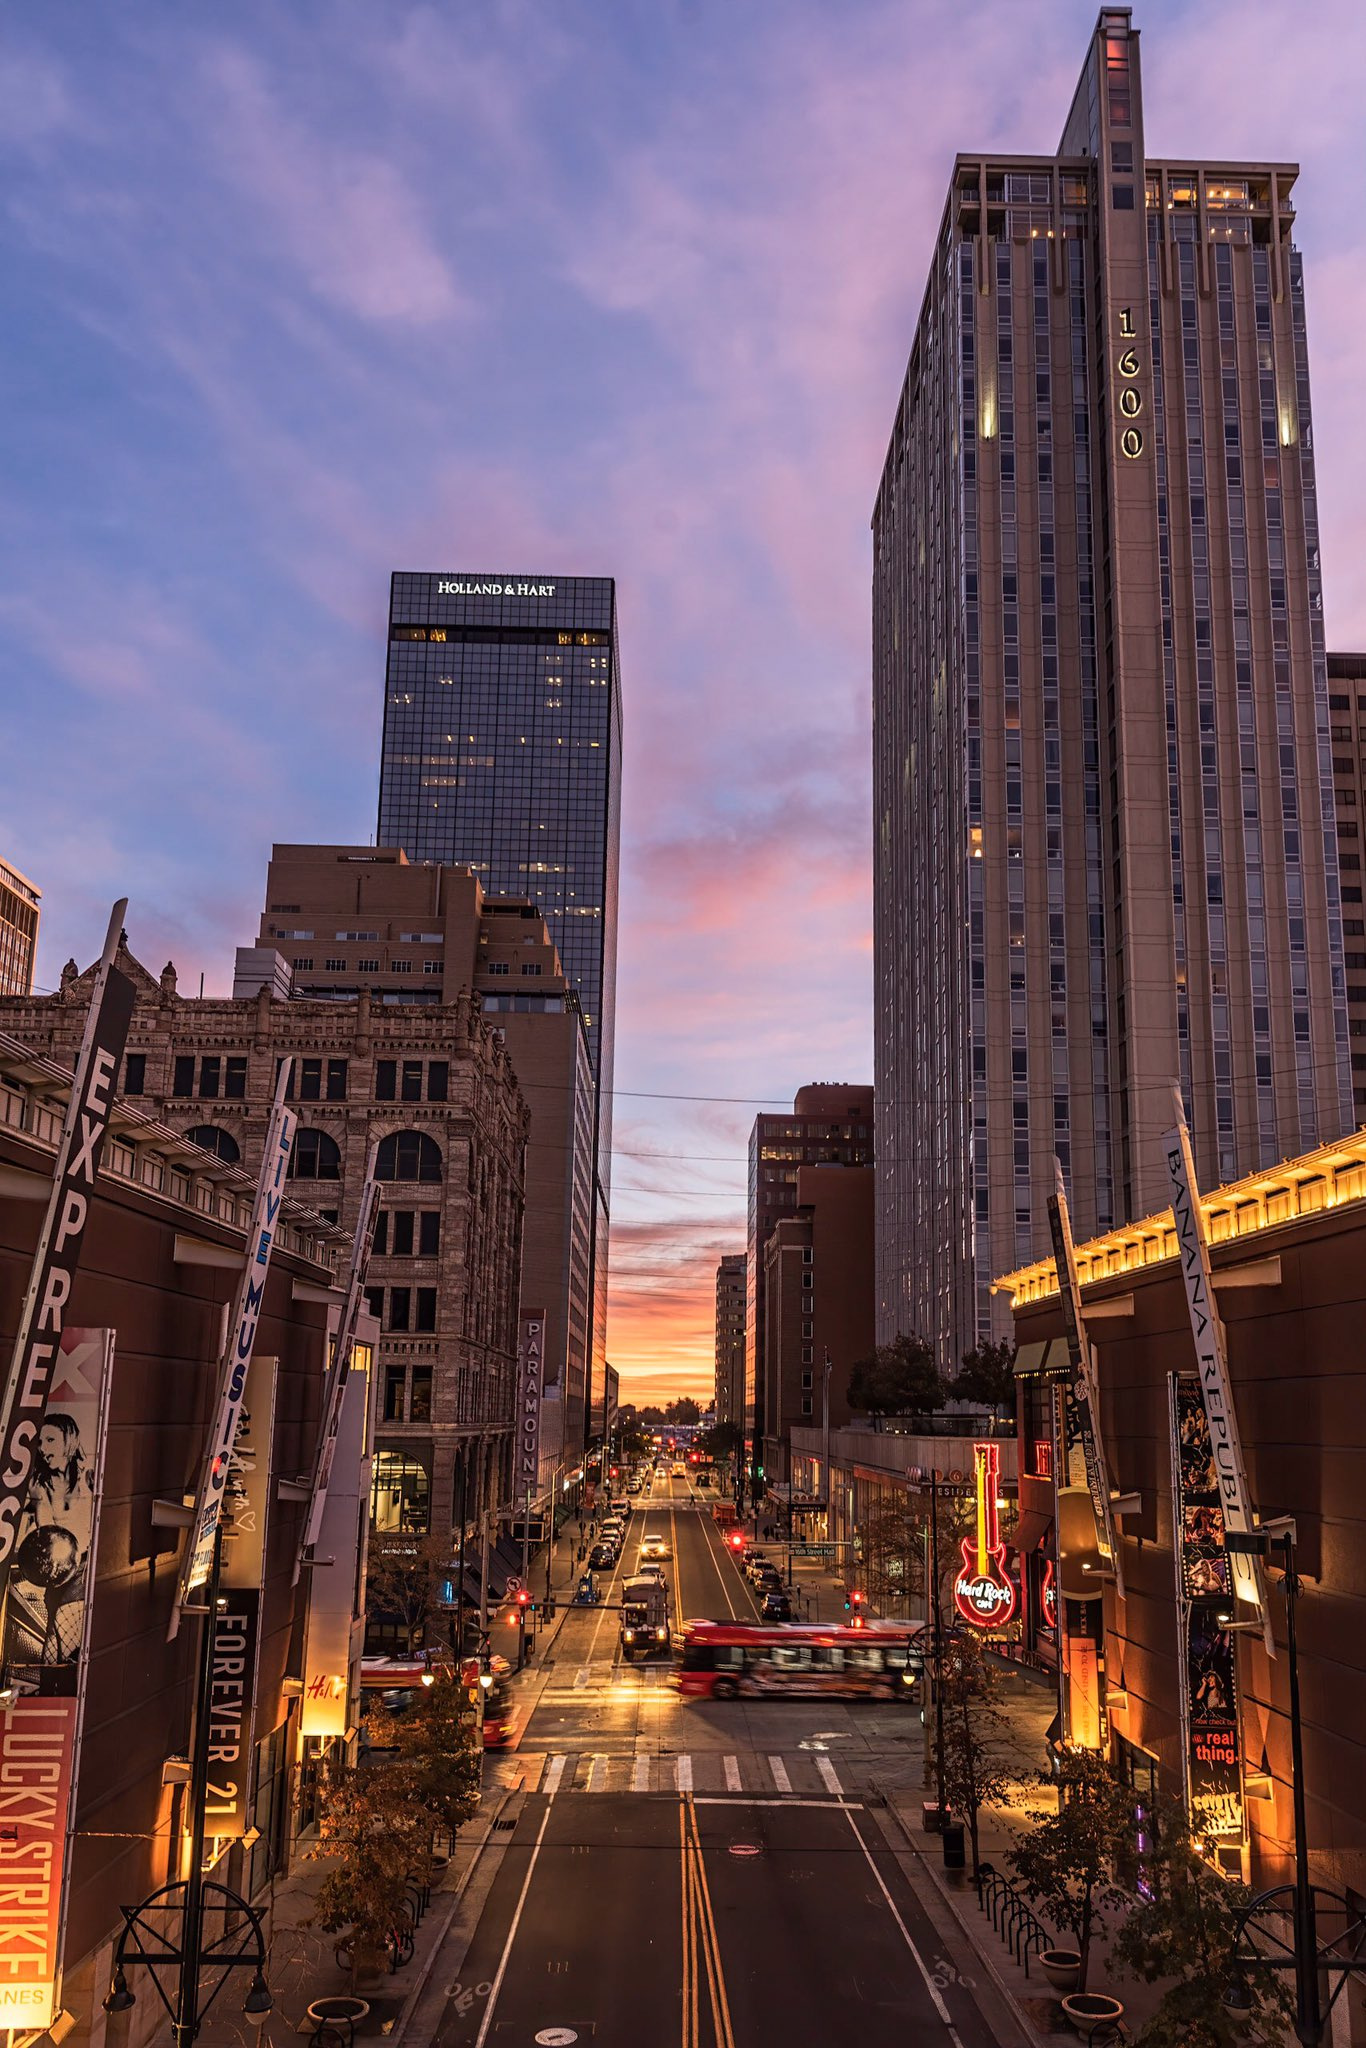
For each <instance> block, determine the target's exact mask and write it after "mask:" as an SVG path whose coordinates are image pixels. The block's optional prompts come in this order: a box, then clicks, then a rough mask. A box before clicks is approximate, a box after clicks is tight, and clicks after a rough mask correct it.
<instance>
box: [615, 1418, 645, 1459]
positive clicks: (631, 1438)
mask: <svg viewBox="0 0 1366 2048" xmlns="http://www.w3.org/2000/svg"><path fill="white" fill-rule="evenodd" d="M649 1448H650V1439H649V1437H648V1436H647V1435H646V1433H645V1431H644V1430H643V1429H642V1428H641V1426H640V1423H639V1422H638V1421H637V1419H636V1417H635V1416H634V1415H633V1416H631V1418H630V1420H629V1421H625V1422H618V1424H617V1450H618V1452H619V1453H620V1455H621V1456H622V1457H623V1458H643V1457H644V1456H645V1453H646V1452H647V1451H648V1450H649Z"/></svg>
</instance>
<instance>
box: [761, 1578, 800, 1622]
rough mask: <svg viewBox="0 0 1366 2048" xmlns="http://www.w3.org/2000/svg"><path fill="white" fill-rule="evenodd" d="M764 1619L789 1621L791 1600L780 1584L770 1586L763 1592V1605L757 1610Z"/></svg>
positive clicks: (790, 1617)
mask: <svg viewBox="0 0 1366 2048" xmlns="http://www.w3.org/2000/svg"><path fill="white" fill-rule="evenodd" d="M759 1612H760V1615H761V1617H762V1619H763V1620H764V1621H791V1619H792V1602H791V1601H790V1600H789V1599H788V1597H787V1594H786V1592H785V1591H784V1589H783V1587H782V1586H771V1587H770V1588H769V1590H768V1591H767V1592H766V1593H765V1594H764V1601H763V1606H762V1607H761V1608H760V1610H759Z"/></svg>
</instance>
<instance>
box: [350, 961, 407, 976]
mask: <svg viewBox="0 0 1366 2048" xmlns="http://www.w3.org/2000/svg"><path fill="white" fill-rule="evenodd" d="M360 964H361V966H362V967H364V965H365V962H364V961H363V960H362V961H361V963H360ZM375 965H376V971H378V965H379V963H378V962H376V963H375ZM412 971H413V963H412V961H411V960H391V961H390V962H389V972H390V973H391V974H411V973H412Z"/></svg>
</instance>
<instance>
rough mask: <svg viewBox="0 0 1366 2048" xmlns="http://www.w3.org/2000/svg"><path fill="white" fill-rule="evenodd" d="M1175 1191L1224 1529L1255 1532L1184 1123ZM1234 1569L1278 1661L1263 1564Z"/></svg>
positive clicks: (1171, 1168) (1176, 1153)
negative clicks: (1263, 1577) (1259, 1618)
mask: <svg viewBox="0 0 1366 2048" xmlns="http://www.w3.org/2000/svg"><path fill="white" fill-rule="evenodd" d="M1162 1149H1163V1153H1164V1155H1165V1157H1166V1161H1167V1177H1168V1180H1169V1181H1170V1184H1171V1195H1172V1221H1173V1223H1174V1224H1175V1226H1176V1242H1177V1248H1178V1251H1179V1254H1180V1259H1181V1277H1182V1280H1183V1281H1184V1282H1185V1288H1186V1307H1187V1310H1188V1311H1189V1314H1190V1325H1191V1336H1192V1337H1193V1338H1194V1340H1195V1360H1196V1365H1197V1366H1198V1368H1199V1373H1200V1394H1201V1398H1202V1399H1203V1401H1204V1404H1205V1415H1206V1417H1207V1419H1208V1422H1209V1438H1210V1449H1211V1452H1212V1454H1213V1458H1214V1470H1215V1474H1216V1476H1217V1481H1218V1487H1219V1506H1220V1508H1221V1510H1222V1512H1223V1518H1224V1526H1225V1528H1227V1529H1234V1530H1238V1531H1242V1530H1250V1529H1253V1528H1255V1527H1256V1521H1255V1517H1254V1515H1253V1509H1252V1490H1251V1488H1250V1486H1249V1485H1248V1479H1247V1467H1246V1464H1245V1463H1244V1460H1243V1445H1242V1439H1241V1438H1240V1436H1239V1434H1238V1417H1237V1413H1236V1411H1235V1409H1234V1406H1233V1386H1232V1382H1231V1381H1230V1379H1229V1370H1228V1359H1227V1356H1226V1355H1225V1351H1224V1331H1223V1325H1222V1324H1221V1323H1220V1321H1219V1312H1218V1310H1217V1308H1216V1307H1215V1303H1214V1286H1213V1282H1212V1279H1211V1276H1210V1263H1209V1247H1208V1245H1207V1244H1206V1242H1205V1219H1204V1214H1203V1212H1202V1210H1201V1208H1200V1195H1199V1190H1198V1189H1197V1187H1196V1184H1195V1162H1194V1160H1193V1159H1192V1157H1191V1142H1190V1133H1189V1132H1188V1131H1187V1129H1186V1123H1185V1118H1184V1117H1182V1118H1181V1119H1180V1120H1179V1122H1178V1123H1177V1125H1176V1128H1175V1130H1171V1131H1168V1133H1167V1135H1166V1137H1165V1138H1164V1139H1163V1141H1162ZM1228 1562H1229V1567H1230V1572H1231V1576H1232V1580H1233V1594H1234V1597H1235V1599H1238V1600H1241V1601H1243V1602H1244V1603H1245V1604H1246V1605H1247V1606H1249V1607H1253V1608H1255V1609H1256V1611H1257V1613H1258V1614H1259V1615H1260V1616H1261V1619H1262V1624H1263V1640H1264V1641H1265V1644H1266V1653H1267V1655H1268V1657H1274V1656H1275V1654H1276V1649H1275V1643H1274V1641H1273V1638H1272V1633H1271V1621H1270V1614H1269V1610H1268V1607H1267V1601H1266V1590H1265V1586H1264V1584H1263V1579H1262V1567H1261V1562H1260V1560H1259V1559H1257V1558H1253V1557H1242V1556H1236V1555H1231V1556H1230V1557H1229V1560H1228Z"/></svg>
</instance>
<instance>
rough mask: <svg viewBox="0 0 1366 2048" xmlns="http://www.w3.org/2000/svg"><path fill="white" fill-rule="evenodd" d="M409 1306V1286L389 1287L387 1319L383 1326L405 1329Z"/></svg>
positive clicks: (410, 1303) (410, 1297)
mask: <svg viewBox="0 0 1366 2048" xmlns="http://www.w3.org/2000/svg"><path fill="white" fill-rule="evenodd" d="M411 1308H412V1289H411V1288H409V1287H391V1288H390V1289H389V1319H388V1322H387V1323H386V1324H385V1328H386V1329H390V1330H406V1329H407V1328H408V1318H409V1314H410V1311H411Z"/></svg>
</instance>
